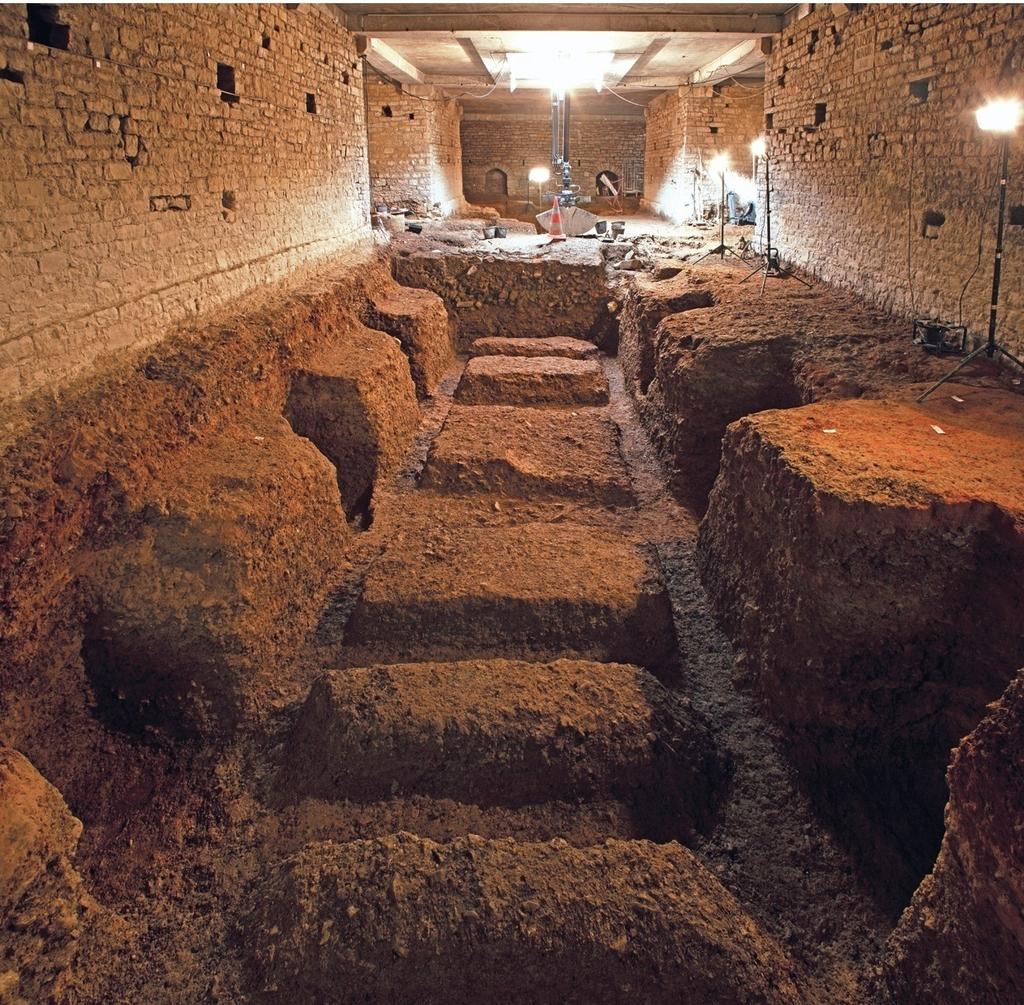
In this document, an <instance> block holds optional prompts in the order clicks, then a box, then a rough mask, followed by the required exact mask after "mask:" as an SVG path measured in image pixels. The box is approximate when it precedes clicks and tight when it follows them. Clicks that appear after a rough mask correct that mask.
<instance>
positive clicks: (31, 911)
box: [0, 746, 125, 1005]
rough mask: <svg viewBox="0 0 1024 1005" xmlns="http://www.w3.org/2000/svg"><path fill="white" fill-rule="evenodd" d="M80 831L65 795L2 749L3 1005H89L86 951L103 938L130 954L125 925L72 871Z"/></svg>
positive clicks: (0, 962)
mask: <svg viewBox="0 0 1024 1005" xmlns="http://www.w3.org/2000/svg"><path fill="white" fill-rule="evenodd" d="M81 833H82V824H81V822H80V821H78V820H77V819H76V818H75V817H74V816H72V814H71V811H70V810H69V809H68V807H67V805H66V804H65V802H64V800H63V798H62V797H61V794H60V793H59V792H58V791H57V790H56V789H55V788H54V787H53V786H52V785H50V783H49V782H48V781H46V779H45V778H43V776H42V775H40V774H39V772H38V771H36V769H35V768H34V767H33V766H32V764H30V763H29V761H28V760H27V759H26V758H25V757H23V756H22V755H21V754H20V753H18V752H17V751H16V750H12V749H11V748H10V747H3V746H0V1000H2V1001H4V1002H11V1003H12V1005H20V1003H22V1002H24V1003H28V1002H43V1001H83V1000H86V997H85V996H84V995H83V994H82V988H81V984H80V980H81V977H82V975H81V974H80V973H79V969H80V967H79V957H80V956H81V955H82V953H83V951H86V952H88V951H90V950H93V949H94V948H95V946H96V944H97V941H98V940H103V939H104V938H106V939H107V941H108V942H109V943H110V944H109V945H108V946H107V951H108V952H109V951H113V950H114V949H115V948H123V944H124V938H125V933H124V931H123V930H122V926H121V925H120V924H119V923H118V921H117V919H116V918H114V917H113V916H111V915H109V914H108V913H107V912H106V911H104V910H103V908H102V907H100V905H99V904H97V903H96V901H95V900H94V899H93V898H92V897H91V896H90V895H89V893H88V892H87V891H86V889H85V887H84V885H83V883H82V879H81V877H80V876H79V874H78V873H77V872H76V871H75V869H74V867H73V866H72V865H71V858H72V856H73V855H74V853H75V850H76V848H77V845H78V839H79V837H80V836H81ZM94 958H95V957H94ZM85 969H86V970H87V971H88V970H90V968H88V967H86V968H85ZM91 976H92V974H91V973H87V974H86V975H85V978H86V979H85V981H84V983H86V984H87V983H88V978H89V977H91Z"/></svg>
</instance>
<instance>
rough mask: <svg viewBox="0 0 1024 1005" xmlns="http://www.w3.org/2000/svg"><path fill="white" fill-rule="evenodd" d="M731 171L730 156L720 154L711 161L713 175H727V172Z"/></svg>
mask: <svg viewBox="0 0 1024 1005" xmlns="http://www.w3.org/2000/svg"><path fill="white" fill-rule="evenodd" d="M728 170H729V155H728V154H719V155H718V156H717V157H715V158H714V159H713V160H712V161H711V173H712V174H717V175H722V176H724V175H725V172H726V171H728Z"/></svg>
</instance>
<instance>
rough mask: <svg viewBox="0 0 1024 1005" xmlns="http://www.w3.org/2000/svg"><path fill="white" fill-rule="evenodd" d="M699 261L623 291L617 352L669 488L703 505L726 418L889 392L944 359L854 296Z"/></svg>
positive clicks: (938, 369) (934, 370)
mask: <svg viewBox="0 0 1024 1005" xmlns="http://www.w3.org/2000/svg"><path fill="white" fill-rule="evenodd" d="M736 279H737V271H736V270H735V269H732V268H730V267H725V268H723V267H721V266H718V265H712V264H710V263H706V264H704V265H701V266H699V267H696V268H694V267H688V268H686V269H684V270H683V271H682V272H680V273H679V274H678V275H677V276H674V277H673V278H671V279H669V280H666V281H663V282H652V281H650V280H646V279H637V280H635V281H634V284H633V287H632V289H631V291H630V293H629V294H628V296H627V297H626V300H625V304H624V307H623V315H622V323H621V345H620V352H619V358H620V361H621V363H622V369H623V373H624V375H625V378H626V383H627V386H628V387H629V389H630V391H631V392H632V393H633V395H634V397H635V398H636V401H637V406H638V411H639V413H640V417H641V420H642V421H643V423H644V426H645V427H646V428H647V429H648V431H649V432H650V434H651V437H652V439H653V440H654V442H655V445H656V447H657V449H658V451H659V453H660V454H661V456H662V457H663V458H664V459H665V460H666V461H667V462H668V467H669V472H670V476H671V483H672V488H673V490H674V492H675V493H676V495H677V496H678V497H679V498H680V499H682V500H683V501H684V502H686V503H687V504H689V505H690V506H692V507H694V508H695V509H697V510H703V509H704V507H705V504H706V502H707V496H708V493H709V492H710V490H711V486H712V485H713V484H714V480H715V476H716V475H717V474H718V467H719V460H720V457H721V442H722V437H723V436H724V435H725V429H726V427H727V426H728V425H729V423H730V422H734V421H735V420H737V419H740V418H742V417H743V416H745V415H751V414H753V413H755V412H760V411H764V410H766V409H772V408H794V407H798V406H800V405H803V404H809V403H811V402H815V401H823V400H835V399H842V398H859V397H878V396H882V395H891V393H892V392H893V391H894V389H898V388H900V387H903V386H905V385H907V384H910V383H912V382H913V381H924V380H932V379H936V378H937V377H938V376H940V375H941V374H942V373H944V372H945V370H946V369H948V367H947V366H946V364H945V362H944V361H943V360H942V359H939V358H936V357H934V356H931V355H929V354H927V353H925V352H922V350H921V349H920V348H919V347H918V346H915V345H913V344H912V343H911V340H910V338H909V337H908V332H907V328H906V324H905V322H903V321H902V320H899V319H894V318H892V317H889V316H887V315H883V314H882V313H881V312H879V311H873V310H871V309H870V308H869V307H867V306H865V305H864V303H863V302H862V301H859V300H858V299H857V298H855V297H854V296H853V295H851V294H844V293H842V292H839V291H836V290H831V289H828V288H822V287H816V288H814V289H811V290H808V289H806V288H805V287H803V286H801V285H800V284H798V283H797V282H796V281H795V280H774V281H772V282H770V284H769V286H768V290H767V291H766V293H765V296H764V297H763V298H762V297H759V296H758V292H759V288H760V284H759V283H758V282H755V280H754V279H751V281H750V282H749V283H747V284H745V285H743V284H738V283H737V282H736Z"/></svg>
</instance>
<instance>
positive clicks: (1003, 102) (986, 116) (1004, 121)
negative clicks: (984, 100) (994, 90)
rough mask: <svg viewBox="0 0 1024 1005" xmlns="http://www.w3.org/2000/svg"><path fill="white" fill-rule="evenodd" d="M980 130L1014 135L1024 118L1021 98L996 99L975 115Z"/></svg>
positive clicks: (1023, 106)
mask: <svg viewBox="0 0 1024 1005" xmlns="http://www.w3.org/2000/svg"><path fill="white" fill-rule="evenodd" d="M974 116H975V118H976V119H977V120H978V128H979V129H984V130H985V132H987V133H1012V132H1013V131H1014V130H1015V129H1016V128H1017V126H1019V125H1020V122H1021V118H1022V117H1024V105H1021V103H1020V99H1019V98H994V99H993V100H992V101H990V102H989V103H988V104H987V105H983V106H982V107H981V108H979V109H978V110H977V111H976V112H975V113H974Z"/></svg>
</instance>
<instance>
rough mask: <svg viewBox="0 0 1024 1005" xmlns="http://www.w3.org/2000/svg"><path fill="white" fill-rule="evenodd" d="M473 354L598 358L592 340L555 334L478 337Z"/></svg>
mask: <svg viewBox="0 0 1024 1005" xmlns="http://www.w3.org/2000/svg"><path fill="white" fill-rule="evenodd" d="M472 351H473V355H474V356H561V357H562V358H563V359H598V358H599V357H600V352H599V351H598V348H597V346H596V345H594V343H593V342H586V341H584V340H583V339H580V338H567V337H565V336H564V335H556V336H554V337H553V338H501V337H500V336H490V337H488V338H478V339H477V340H476V341H475V342H474V343H473V346H472Z"/></svg>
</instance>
